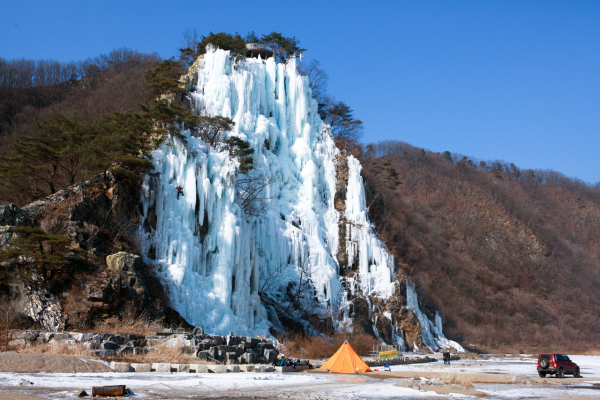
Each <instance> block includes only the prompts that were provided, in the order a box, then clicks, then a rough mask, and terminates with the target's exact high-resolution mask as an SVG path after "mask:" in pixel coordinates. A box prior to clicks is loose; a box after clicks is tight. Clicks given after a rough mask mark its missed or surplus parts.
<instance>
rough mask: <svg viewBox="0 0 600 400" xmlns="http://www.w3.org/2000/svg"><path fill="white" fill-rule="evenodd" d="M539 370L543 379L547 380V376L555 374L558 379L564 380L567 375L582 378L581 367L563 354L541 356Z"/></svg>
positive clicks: (539, 357) (538, 364)
mask: <svg viewBox="0 0 600 400" xmlns="http://www.w3.org/2000/svg"><path fill="white" fill-rule="evenodd" d="M537 370H538V374H540V377H541V378H545V377H546V375H547V374H554V375H556V377H557V378H563V377H564V376H565V374H569V375H573V377H575V378H580V377H581V374H580V373H579V366H578V365H577V364H575V363H574V362H572V361H571V360H570V359H569V357H568V356H565V355H563V354H540V355H539V356H538V363H537Z"/></svg>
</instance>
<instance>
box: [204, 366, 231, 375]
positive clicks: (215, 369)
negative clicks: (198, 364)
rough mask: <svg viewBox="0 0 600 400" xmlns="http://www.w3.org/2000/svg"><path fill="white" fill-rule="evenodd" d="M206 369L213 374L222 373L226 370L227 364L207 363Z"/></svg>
mask: <svg viewBox="0 0 600 400" xmlns="http://www.w3.org/2000/svg"><path fill="white" fill-rule="evenodd" d="M208 371H209V372H213V373H215V374H224V373H226V372H227V366H226V365H209V366H208Z"/></svg>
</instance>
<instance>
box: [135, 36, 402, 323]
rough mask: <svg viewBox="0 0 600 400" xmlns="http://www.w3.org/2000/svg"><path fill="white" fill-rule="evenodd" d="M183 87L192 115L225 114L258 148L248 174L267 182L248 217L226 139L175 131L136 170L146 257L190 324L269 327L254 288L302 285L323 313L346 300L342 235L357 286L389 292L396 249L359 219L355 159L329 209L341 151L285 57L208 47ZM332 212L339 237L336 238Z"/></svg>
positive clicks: (278, 290)
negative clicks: (339, 203) (235, 54)
mask: <svg viewBox="0 0 600 400" xmlns="http://www.w3.org/2000/svg"><path fill="white" fill-rule="evenodd" d="M190 96H191V100H192V103H193V104H194V105H195V107H197V112H198V113H200V114H203V115H210V116H216V115H220V116H222V117H227V118H231V119H233V121H234V122H235V128H234V130H233V131H232V132H231V133H230V135H234V136H238V137H240V138H241V139H243V140H246V141H248V142H249V143H250V144H251V146H252V148H253V149H254V150H255V153H254V170H253V171H252V172H251V174H250V176H249V177H250V178H251V179H255V180H256V181H257V182H269V184H268V185H266V186H265V188H264V190H263V191H262V192H261V195H260V196H259V197H260V199H259V200H258V203H259V204H258V209H259V210H262V212H259V213H253V214H252V215H251V214H248V213H246V212H245V211H244V209H243V208H242V207H241V206H240V204H241V203H242V201H241V199H242V198H243V196H244V189H243V186H242V185H240V179H247V178H248V177H247V176H244V175H241V174H240V173H239V165H238V162H237V161H236V160H235V159H233V158H232V157H231V156H230V155H229V153H228V152H227V151H226V150H225V149H224V148H222V147H221V148H219V147H218V146H217V148H213V147H210V146H208V145H207V144H206V143H204V142H202V140H200V139H198V138H196V137H193V136H192V134H191V132H189V131H187V130H183V132H182V134H183V136H184V140H182V139H180V138H168V139H167V140H166V141H165V142H164V143H163V144H161V146H160V147H159V148H158V149H157V150H156V151H154V152H153V153H152V158H153V161H154V164H155V166H156V171H155V172H156V174H153V175H149V176H147V177H146V178H145V180H144V184H143V193H142V206H143V207H142V208H143V211H142V224H141V226H140V231H139V235H140V238H141V243H142V248H143V254H144V255H145V256H146V258H147V260H148V261H149V262H153V263H155V264H156V265H157V267H158V271H159V273H160V275H161V276H162V278H163V279H164V280H165V282H166V284H167V285H166V286H167V287H168V289H169V293H170V297H171V300H172V303H173V305H174V306H175V308H176V310H177V311H179V312H180V314H181V315H182V316H183V317H184V318H185V319H186V320H187V321H188V322H190V323H191V324H194V325H201V326H203V327H204V329H205V331H206V332H208V333H215V334H227V333H228V332H230V331H231V332H234V333H235V334H257V333H258V334H266V333H268V328H269V326H271V323H270V322H269V321H268V319H267V315H268V313H267V310H266V309H265V307H264V306H263V305H262V304H261V299H260V296H259V293H263V294H266V295H269V296H271V298H273V299H281V301H286V296H285V295H286V293H288V294H289V293H295V292H296V291H299V289H301V290H304V291H306V290H309V291H310V293H308V294H309V295H308V296H305V298H307V299H308V298H310V299H315V298H316V299H317V304H318V307H316V309H314V310H313V312H316V313H320V314H321V315H323V316H325V315H331V313H332V312H335V309H336V308H337V307H339V305H340V303H341V302H343V301H344V299H345V296H344V293H345V292H344V288H343V287H342V285H341V283H340V277H339V266H338V260H337V258H336V255H337V254H338V249H339V240H345V241H346V250H347V252H348V258H349V259H350V264H352V262H353V261H354V259H355V258H358V265H359V279H358V281H357V282H356V285H357V286H358V288H359V289H360V290H361V291H362V292H363V293H365V294H370V295H373V296H378V297H384V298H385V297H387V296H390V295H393V294H394V284H393V274H394V270H393V266H394V262H393V258H392V256H391V255H390V254H389V253H388V251H387V250H386V248H385V246H384V244H383V243H382V242H381V241H380V240H379V239H378V238H377V237H376V235H375V233H374V231H373V229H372V227H371V225H370V223H369V221H368V218H367V208H366V204H365V193H364V187H363V182H362V178H361V176H360V170H361V166H360V163H359V162H358V160H356V159H355V158H353V157H352V156H350V157H349V158H348V165H349V179H348V186H347V198H346V209H345V213H344V215H340V214H339V213H338V212H337V211H336V209H335V208H334V204H333V200H334V195H335V188H336V168H335V164H334V159H335V157H336V156H337V155H338V154H339V151H338V149H337V148H336V146H335V144H334V142H333V140H332V138H331V135H330V133H329V129H328V127H327V126H325V125H324V124H323V123H322V121H321V119H320V117H319V115H318V112H317V110H318V107H317V103H316V101H315V100H314V99H313V98H312V96H311V90H310V88H309V85H308V80H307V78H306V77H304V76H300V75H298V74H297V71H296V64H295V60H294V59H293V58H292V59H290V60H289V61H288V62H287V63H286V64H276V63H275V61H274V60H273V59H272V58H270V59H268V60H261V59H252V58H250V59H247V60H245V61H239V62H235V61H234V60H233V59H232V58H231V57H230V55H229V52H228V51H222V50H215V49H214V48H209V49H208V52H207V53H206V54H205V56H204V60H203V62H202V66H201V68H200V70H199V71H198V81H197V85H196V86H195V88H193V90H192V92H191V93H190ZM178 184H180V185H182V186H183V196H182V197H180V198H179V199H178V198H177V191H176V190H175V187H176V186H177V185H178ZM341 220H343V221H344V223H346V228H347V229H346V232H347V236H346V237H345V238H339V237H338V224H339V223H340V221H341ZM290 283H291V285H290ZM301 285H304V286H301ZM313 308H314V305H313ZM269 312H270V313H271V314H272V312H273V310H272V309H271V307H269ZM334 320H336V319H335V318H334Z"/></svg>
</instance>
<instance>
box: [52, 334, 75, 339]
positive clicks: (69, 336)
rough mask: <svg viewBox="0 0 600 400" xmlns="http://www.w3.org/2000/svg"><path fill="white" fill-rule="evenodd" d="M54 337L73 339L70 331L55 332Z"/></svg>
mask: <svg viewBox="0 0 600 400" xmlns="http://www.w3.org/2000/svg"><path fill="white" fill-rule="evenodd" d="M54 339H55V340H67V339H72V337H71V335H69V334H68V333H64V332H62V333H55V334H54Z"/></svg>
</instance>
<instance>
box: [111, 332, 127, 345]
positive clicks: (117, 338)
mask: <svg viewBox="0 0 600 400" xmlns="http://www.w3.org/2000/svg"><path fill="white" fill-rule="evenodd" d="M107 341H109V342H113V343H116V344H118V345H120V346H121V345H124V344H125V342H127V337H125V336H124V335H111V336H110V337H109V338H108V339H107Z"/></svg>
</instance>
